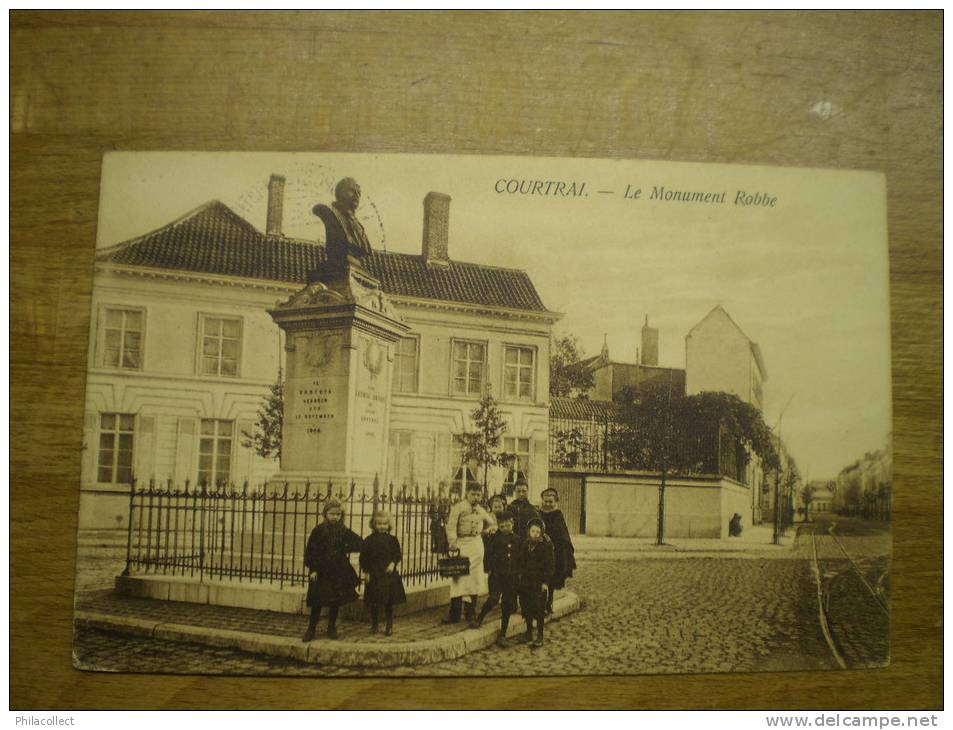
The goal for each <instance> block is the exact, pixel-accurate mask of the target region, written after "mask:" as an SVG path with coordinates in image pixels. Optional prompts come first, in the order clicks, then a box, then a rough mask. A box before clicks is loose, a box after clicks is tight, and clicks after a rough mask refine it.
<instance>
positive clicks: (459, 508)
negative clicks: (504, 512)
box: [443, 482, 496, 624]
mask: <svg viewBox="0 0 953 730" xmlns="http://www.w3.org/2000/svg"><path fill="white" fill-rule="evenodd" d="M482 496H483V487H482V486H480V485H479V484H477V483H475V482H472V483H470V484H468V485H467V491H466V495H465V497H464V499H462V500H461V501H459V502H457V503H456V504H454V505H453V506H452V507H451V508H450V515H449V517H448V519H447V538H448V540H449V543H450V549H451V550H459V551H460V555H461V557H465V558H468V559H469V560H470V571H469V573H468V574H467V575H461V576H457V577H454V578H452V579H451V582H450V614H449V615H448V616H447V618H445V619H444V620H443V623H445V624H455V623H458V622H459V621H460V614H461V612H462V610H463V602H464V600H466V601H467V605H466V618H467V621H470V620H472V619H473V618H474V617H475V616H476V600H477V596H478V595H480V594H481V593H486V587H487V586H486V573H485V572H484V569H483V536H482V535H481V533H482V532H483V529H484V528H485V527H489V526H490V525H493V524H495V522H496V521H495V520H494V519H493V515H491V514H490V513H489V512H487V511H486V510H485V509H483V507H481V506H480V497H482Z"/></svg>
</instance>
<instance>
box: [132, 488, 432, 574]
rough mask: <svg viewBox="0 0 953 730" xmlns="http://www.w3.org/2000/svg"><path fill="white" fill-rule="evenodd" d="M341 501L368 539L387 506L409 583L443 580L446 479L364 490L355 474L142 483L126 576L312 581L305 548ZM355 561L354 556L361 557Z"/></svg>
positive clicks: (135, 498) (347, 517) (135, 492)
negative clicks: (343, 480) (318, 482)
mask: <svg viewBox="0 0 953 730" xmlns="http://www.w3.org/2000/svg"><path fill="white" fill-rule="evenodd" d="M332 497H334V498H336V499H338V500H339V501H340V502H341V503H342V506H343V509H344V523H345V524H346V525H347V526H348V527H349V528H350V529H351V530H353V531H354V532H356V533H357V534H358V535H360V536H361V537H365V536H367V535H368V534H370V532H371V524H370V523H371V517H372V515H373V514H374V512H375V510H378V509H382V510H386V511H387V512H389V513H390V515H391V518H392V534H393V535H394V536H395V537H396V538H397V539H398V540H399V541H400V544H401V549H402V552H403V561H402V564H401V568H400V572H401V575H402V577H403V579H404V582H405V584H406V585H408V586H413V585H427V584H429V583H430V582H432V581H433V580H436V579H437V558H438V556H439V553H438V552H436V550H438V549H441V545H442V544H443V541H442V540H441V531H442V530H443V525H444V524H445V520H446V515H447V513H448V512H449V505H450V502H449V499H448V498H447V495H446V494H445V491H444V487H443V486H442V485H441V487H440V488H439V489H437V490H434V489H432V488H431V487H430V486H428V487H426V489H421V488H420V487H418V486H414V487H408V486H403V487H401V488H399V489H395V488H394V485H393V484H391V485H390V486H389V487H388V488H387V489H380V488H379V487H378V486H377V485H376V484H375V486H374V487H373V489H368V490H361V489H357V488H356V486H355V484H354V483H353V482H351V483H350V484H349V485H347V486H339V487H335V485H333V484H332V483H330V482H329V483H328V484H327V485H324V486H323V487H318V486H313V485H310V484H306V485H305V486H304V489H303V491H302V490H300V489H290V488H289V486H288V485H287V484H285V485H284V486H283V487H281V488H275V487H265V486H264V485H261V486H257V487H251V486H249V484H248V483H247V482H246V483H245V484H243V485H242V486H241V487H240V488H239V487H238V486H237V485H224V484H223V485H218V486H208V485H206V484H200V485H198V486H191V485H190V483H189V482H188V481H186V482H185V485H184V486H183V487H182V488H176V487H174V486H173V485H172V483H171V481H170V482H166V483H165V484H164V485H163V484H157V483H156V482H155V481H150V482H149V484H148V486H146V487H139V486H137V485H136V483H135V482H133V485H132V489H131V491H130V498H129V527H128V537H127V544H126V569H125V572H124V574H125V575H133V574H144V573H145V574H150V573H151V574H162V575H172V576H188V577H194V578H197V579H206V578H208V579H215V578H221V579H234V580H236V581H238V582H250V583H276V584H278V586H279V587H284V586H286V585H288V586H296V585H307V582H308V572H307V569H306V568H305V567H304V549H305V545H306V544H307V540H308V536H309V535H310V533H311V530H312V529H313V528H314V527H316V526H317V525H318V524H319V523H320V522H321V520H322V511H323V509H324V505H325V504H326V502H327V500H328V499H330V498H332ZM354 560H355V561H356V556H355V557H354Z"/></svg>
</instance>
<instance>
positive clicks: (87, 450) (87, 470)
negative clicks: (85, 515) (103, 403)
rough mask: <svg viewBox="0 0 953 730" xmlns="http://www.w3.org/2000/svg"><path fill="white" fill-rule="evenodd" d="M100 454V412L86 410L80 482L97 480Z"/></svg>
mask: <svg viewBox="0 0 953 730" xmlns="http://www.w3.org/2000/svg"><path fill="white" fill-rule="evenodd" d="M98 455H99V414H98V413H95V412H93V411H86V415H85V416H84V418H83V453H82V457H81V459H80V483H81V484H94V483H95V482H96V459H97V457H98Z"/></svg>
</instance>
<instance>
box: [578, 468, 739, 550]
mask: <svg viewBox="0 0 953 730" xmlns="http://www.w3.org/2000/svg"><path fill="white" fill-rule="evenodd" d="M658 487H659V475H658V474H605V475H589V476H587V477H586V534H587V535H595V536H606V537H655V535H656V530H657V525H658V493H659V489H658ZM735 512H738V513H739V514H741V517H742V525H744V526H749V525H751V490H750V489H748V488H747V487H745V486H743V485H740V484H737V483H736V482H733V481H731V480H728V479H719V478H692V479H686V478H669V479H667V480H666V488H665V534H666V536H668V537H682V538H685V537H691V538H722V537H727V536H728V521H729V520H730V519H731V516H732V515H733V514H734V513H735Z"/></svg>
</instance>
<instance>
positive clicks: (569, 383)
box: [549, 334, 595, 396]
mask: <svg viewBox="0 0 953 730" xmlns="http://www.w3.org/2000/svg"><path fill="white" fill-rule="evenodd" d="M549 350H550V351H549V394H550V395H552V396H580V395H582V396H584V395H585V393H586V391H588V390H590V389H591V388H592V387H593V385H594V384H595V383H594V381H593V378H592V371H591V370H590V369H589V368H588V367H586V366H585V365H583V364H582V362H581V361H582V350H581V349H580V346H579V338H577V337H575V336H574V335H571V334H570V335H563V336H561V337H554V338H553V339H552V340H551V341H550V348H549Z"/></svg>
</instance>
